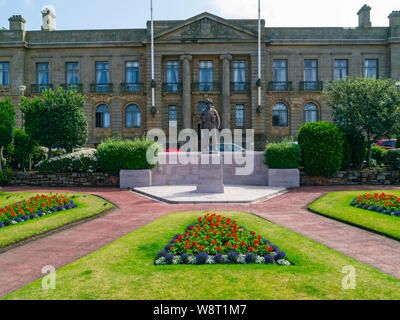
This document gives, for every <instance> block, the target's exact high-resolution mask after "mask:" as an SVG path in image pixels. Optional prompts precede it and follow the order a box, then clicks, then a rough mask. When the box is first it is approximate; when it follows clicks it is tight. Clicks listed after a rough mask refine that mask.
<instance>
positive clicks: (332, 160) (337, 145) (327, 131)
mask: <svg viewBox="0 0 400 320" xmlns="http://www.w3.org/2000/svg"><path fill="white" fill-rule="evenodd" d="M299 144H300V147H301V151H302V154H303V165H304V169H305V171H306V174H308V175H310V176H325V177H328V178H329V177H332V176H333V175H334V174H335V173H336V172H337V171H338V170H339V169H340V166H341V165H342V160H343V137H342V133H341V132H340V131H339V128H338V127H337V126H335V125H333V124H331V123H327V122H313V123H308V124H306V125H304V126H303V127H302V128H301V129H300V133H299Z"/></svg>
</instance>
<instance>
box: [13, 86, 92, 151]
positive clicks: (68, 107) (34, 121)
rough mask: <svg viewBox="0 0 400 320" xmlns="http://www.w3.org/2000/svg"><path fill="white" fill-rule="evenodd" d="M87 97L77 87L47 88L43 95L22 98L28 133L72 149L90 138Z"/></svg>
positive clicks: (50, 145)
mask: <svg viewBox="0 0 400 320" xmlns="http://www.w3.org/2000/svg"><path fill="white" fill-rule="evenodd" d="M85 101H86V99H85V97H84V96H83V95H82V94H80V93H79V92H77V91H75V90H63V89H62V88H59V89H58V90H57V92H54V91H53V90H51V89H50V90H46V91H44V92H42V96H41V97H38V96H36V97H34V98H33V99H31V100H29V99H27V98H22V102H21V105H20V109H21V111H22V112H23V113H24V120H25V123H24V124H25V130H26V133H27V134H28V135H29V136H31V137H32V138H33V139H35V140H36V141H38V142H39V143H40V145H42V146H45V147H47V148H49V149H50V150H51V148H63V149H66V150H67V151H68V152H71V151H72V149H73V148H74V147H77V146H83V145H84V144H85V143H86V141H87V138H88V123H87V119H86V117H85V114H84V113H83V110H82V108H83V106H84V104H85Z"/></svg>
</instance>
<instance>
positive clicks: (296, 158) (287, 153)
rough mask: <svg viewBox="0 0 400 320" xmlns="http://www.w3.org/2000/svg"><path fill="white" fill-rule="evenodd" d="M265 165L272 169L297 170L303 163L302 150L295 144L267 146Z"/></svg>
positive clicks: (282, 143) (286, 143) (283, 143)
mask: <svg viewBox="0 0 400 320" xmlns="http://www.w3.org/2000/svg"><path fill="white" fill-rule="evenodd" d="M264 157H265V163H266V165H267V166H268V167H269V168H271V169H297V168H298V167H299V166H300V163H301V148H300V146H299V145H298V144H295V143H293V142H280V143H271V144H267V146H266V147H265V152H264Z"/></svg>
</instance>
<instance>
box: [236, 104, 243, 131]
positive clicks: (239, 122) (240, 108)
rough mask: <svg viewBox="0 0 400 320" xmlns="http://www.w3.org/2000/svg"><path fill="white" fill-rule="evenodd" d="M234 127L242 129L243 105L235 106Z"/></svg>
mask: <svg viewBox="0 0 400 320" xmlns="http://www.w3.org/2000/svg"><path fill="white" fill-rule="evenodd" d="M236 127H238V128H242V127H244V106H243V105H237V106H236Z"/></svg>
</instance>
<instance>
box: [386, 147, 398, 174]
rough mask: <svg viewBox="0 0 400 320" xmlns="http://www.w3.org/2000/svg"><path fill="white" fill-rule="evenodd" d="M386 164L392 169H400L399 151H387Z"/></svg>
mask: <svg viewBox="0 0 400 320" xmlns="http://www.w3.org/2000/svg"><path fill="white" fill-rule="evenodd" d="M386 164H387V165H389V166H390V167H392V169H395V170H399V169H400V149H393V150H388V152H387V154H386Z"/></svg>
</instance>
